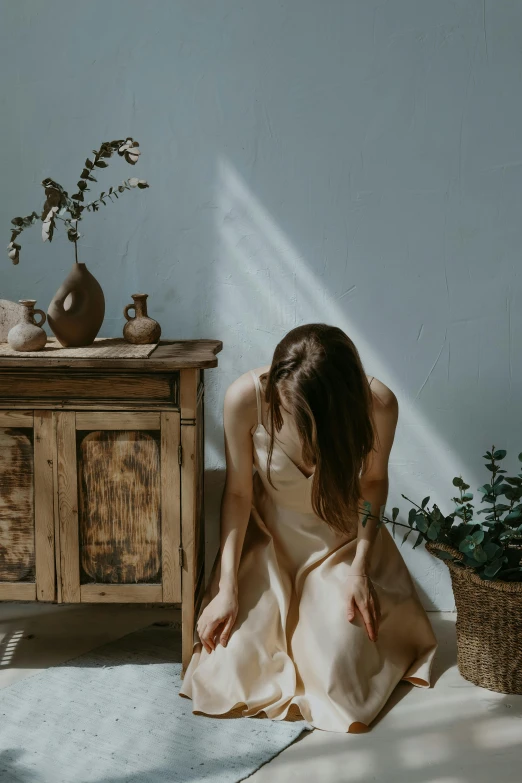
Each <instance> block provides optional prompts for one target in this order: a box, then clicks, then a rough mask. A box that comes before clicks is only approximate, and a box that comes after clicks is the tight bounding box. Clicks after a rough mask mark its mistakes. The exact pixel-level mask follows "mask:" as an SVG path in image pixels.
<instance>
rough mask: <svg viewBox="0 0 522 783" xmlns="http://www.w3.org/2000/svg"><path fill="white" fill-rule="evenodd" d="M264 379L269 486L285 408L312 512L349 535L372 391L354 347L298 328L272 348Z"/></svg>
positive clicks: (370, 442) (331, 329)
mask: <svg viewBox="0 0 522 783" xmlns="http://www.w3.org/2000/svg"><path fill="white" fill-rule="evenodd" d="M262 380H263V381H264V383H265V399H266V402H267V404H268V422H269V430H270V446H269V451H268V470H267V473H268V480H269V481H270V483H272V480H271V476H270V466H271V460H272V452H273V448H274V439H275V435H276V432H279V431H280V430H281V427H282V426H283V417H282V413H281V408H282V407H283V408H285V409H287V410H289V411H290V412H291V414H292V415H293V417H294V420H295V423H296V426H297V431H298V433H299V437H300V440H301V445H302V450H303V451H302V453H303V461H304V462H305V464H307V465H315V472H314V476H313V479H312V482H313V483H312V506H313V509H314V512H315V513H316V514H317V516H318V517H320V518H321V519H323V520H324V522H326V524H327V525H329V526H330V527H331V528H332V529H333V530H336V531H338V532H340V533H348V532H349V533H353V532H354V528H355V529H356V526H357V521H358V505H359V501H360V481H359V475H360V472H361V470H362V469H364V467H365V465H366V464H367V460H368V457H369V455H370V452H371V451H372V449H373V447H374V440H375V435H374V428H373V423H372V415H371V406H372V402H371V391H370V386H369V384H368V380H367V378H366V375H365V373H364V369H363V366H362V363H361V359H360V357H359V353H358V351H357V348H356V347H355V345H354V344H353V342H352V341H351V340H350V338H349V337H348V336H347V335H346V334H345V333H344V332H343V331H342V330H341V329H339V328H337V327H336V326H328V325H327V324H305V325H303V326H298V327H297V328H296V329H292V331H290V332H288V334H287V335H286V336H285V337H284V338H283V339H282V340H281V342H280V343H279V344H278V345H277V347H276V349H275V351H274V357H273V359H272V364H271V366H270V370H269V371H268V373H265V374H264V376H262ZM281 393H282V394H283V397H284V405H283V402H282V399H281Z"/></svg>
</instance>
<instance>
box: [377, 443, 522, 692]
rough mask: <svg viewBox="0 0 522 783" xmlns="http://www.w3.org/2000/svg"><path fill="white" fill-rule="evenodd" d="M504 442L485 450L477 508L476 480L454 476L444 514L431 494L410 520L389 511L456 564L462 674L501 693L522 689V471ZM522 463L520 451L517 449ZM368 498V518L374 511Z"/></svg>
mask: <svg viewBox="0 0 522 783" xmlns="http://www.w3.org/2000/svg"><path fill="white" fill-rule="evenodd" d="M505 457H506V451H505V450H504V449H495V447H494V446H493V448H492V449H491V451H486V453H485V454H484V459H485V460H486V468H487V470H488V471H489V473H490V478H489V481H487V482H486V483H485V484H483V485H482V486H481V487H479V488H478V490H477V491H478V493H479V495H480V505H481V508H477V507H476V505H475V503H474V502H473V501H474V496H473V493H472V492H470V491H469V490H470V485H469V484H467V483H466V482H465V481H464V480H463V479H462V477H459V476H457V477H455V478H454V479H453V486H454V487H455V488H456V492H457V494H455V496H454V497H453V498H452V500H453V502H454V503H455V508H454V510H453V511H452V512H451V513H450V514H448V515H444V514H443V513H442V511H441V509H440V508H439V506H438V505H437V504H436V503H430V498H429V497H426V498H424V500H422V502H421V503H420V504H418V503H415V502H414V501H412V500H410V499H409V498H407V497H406V495H402V497H403V498H404V499H405V500H408V502H410V503H411V504H412V508H411V509H410V511H409V514H408V517H407V523H404V522H400V521H398V517H399V514H400V511H399V509H398V508H394V509H393V510H392V517H391V519H389V518H388V517H386V516H384V517H383V518H382V522H388V523H390V524H391V526H392V529H393V535H394V536H395V528H396V527H397V526H399V527H404V528H407V529H406V532H405V534H404V536H403V539H402V543H404V542H405V541H406V540H407V539H408V538H409V536H410V535H411V534H412V533H414V534H416V538H415V543H414V545H413V548H414V549H415V548H416V547H418V546H419V545H420V544H421V543H422V542H423V541H424V542H425V543H426V549H427V550H428V551H429V552H431V553H432V554H433V555H435V556H436V557H438V558H440V559H441V560H444V562H445V563H446V564H447V566H448V567H449V570H450V575H451V582H452V587H453V593H454V596H455V603H456V606H457V651H458V666H459V670H460V672H461V674H462V675H463V676H464V677H465V678H466V679H468V680H470V681H471V682H473V683H475V684H476V685H481V686H482V687H484V688H489V689H490V690H495V691H500V692H501V693H519V694H520V693H522V502H521V501H522V470H521V471H520V472H519V473H516V474H513V475H508V471H507V470H506V469H504V468H503V467H502V466H503V464H504V462H503V461H504V459H505ZM518 460H519V462H522V453H521V454H519V455H518ZM368 508H369V507H368V505H367V504H365V505H364V508H363V509H362V511H363V524H366V521H367V519H368V518H370V517H372V515H371V514H370V513H369V511H368Z"/></svg>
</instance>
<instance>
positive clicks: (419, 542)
mask: <svg viewBox="0 0 522 783" xmlns="http://www.w3.org/2000/svg"><path fill="white" fill-rule="evenodd" d="M423 540H424V536H423V535H422V533H419V535H418V536H417V539H416V541H415V543H414V545H413V549H417V547H418V546H419V544H422V542H423Z"/></svg>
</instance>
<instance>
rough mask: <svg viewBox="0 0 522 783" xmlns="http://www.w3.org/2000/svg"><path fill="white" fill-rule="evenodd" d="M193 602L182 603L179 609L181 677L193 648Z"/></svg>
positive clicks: (183, 674)
mask: <svg viewBox="0 0 522 783" xmlns="http://www.w3.org/2000/svg"><path fill="white" fill-rule="evenodd" d="M194 623H195V613H194V602H193V601H184V602H183V605H182V607H181V676H182V677H184V676H185V672H186V671H187V667H188V665H189V663H190V659H191V658H192V648H193V646H194Z"/></svg>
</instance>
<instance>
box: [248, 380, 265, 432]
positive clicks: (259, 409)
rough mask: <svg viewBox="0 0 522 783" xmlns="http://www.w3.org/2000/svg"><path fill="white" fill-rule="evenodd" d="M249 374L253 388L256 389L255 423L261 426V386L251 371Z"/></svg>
mask: <svg viewBox="0 0 522 783" xmlns="http://www.w3.org/2000/svg"><path fill="white" fill-rule="evenodd" d="M250 373H251V375H252V378H253V379H254V386H255V387H256V402H257V423H258V424H262V423H263V420H262V418H261V386H260V383H259V377H258V375H257V374H256V373H255V372H254V371H253V370H250Z"/></svg>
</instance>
